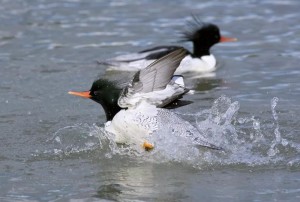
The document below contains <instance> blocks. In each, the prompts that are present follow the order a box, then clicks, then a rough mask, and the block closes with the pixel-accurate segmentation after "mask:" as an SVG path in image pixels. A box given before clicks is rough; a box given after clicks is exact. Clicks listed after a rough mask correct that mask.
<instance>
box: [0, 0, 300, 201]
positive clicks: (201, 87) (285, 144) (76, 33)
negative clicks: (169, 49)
mask: <svg viewBox="0 0 300 202" xmlns="http://www.w3.org/2000/svg"><path fill="white" fill-rule="evenodd" d="M299 10H300V1H298V0H285V1H277V0H272V1H271V0H265V1H259V0H242V1H241V0H239V1H217V0H210V1H196V0H187V1H174V0H173V1H146V0H145V1H134V0H132V1H111V2H109V1H105V0H89V1H80V0H65V1H50V0H49V1H47V0H31V1H24V0H14V1H11V0H1V1H0V68H1V74H0V75H1V77H0V103H1V105H0V106H1V110H0V125H1V135H0V201H26V202H27V201H299V200H300V157H299V155H300V136H299V127H298V123H299V120H300V118H299V112H300V106H299V98H300V82H299V74H300V70H299V68H300V49H299V44H300V25H299V22H300V12H299ZM191 14H194V15H197V16H198V17H199V18H200V19H201V20H203V21H205V22H213V23H215V24H217V25H219V26H220V28H221V32H222V34H223V35H226V36H232V37H237V38H238V39H239V41H238V42H235V43H225V44H218V45H216V46H214V47H213V49H212V52H213V53H214V55H215V56H216V57H217V59H218V61H219V66H220V68H219V69H218V70H217V71H216V73H215V75H214V76H210V77H204V78H201V77H199V78H193V79H192V78H191V77H194V76H195V75H186V79H187V81H186V83H187V85H188V86H189V87H191V88H194V89H195V90H196V92H195V94H194V95H188V96H187V97H186V99H187V100H192V101H193V102H194V103H193V104H191V105H188V106H185V107H182V108H179V109H178V110H177V111H176V112H177V113H178V114H179V115H180V116H182V117H183V118H185V119H186V120H188V121H190V122H191V123H193V124H194V125H196V126H197V127H198V129H199V130H200V131H202V132H203V134H205V135H206V136H207V138H208V139H210V140H213V141H214V142H215V143H217V144H218V145H221V146H222V147H223V148H224V149H225V150H224V151H210V150H205V151H203V150H201V149H195V148H191V147H188V143H187V142H184V141H183V140H181V139H180V138H178V137H177V136H170V131H168V130H167V128H166V131H164V133H162V134H159V135H157V136H155V137H153V138H154V139H153V141H155V142H156V145H157V147H156V149H155V150H154V151H152V152H146V153H145V152H141V151H138V150H135V149H132V148H124V147H119V146H117V145H115V144H114V143H113V142H112V141H111V138H110V137H109V136H107V135H105V133H104V132H103V123H104V122H105V115H104V112H103V110H102V109H101V107H100V106H99V105H97V104H96V103H94V102H92V101H87V100H83V99H79V98H76V97H73V96H70V95H68V94H67V92H68V91H69V90H88V89H89V88H90V85H91V84H92V82H93V80H94V79H96V78H97V77H98V76H105V77H108V78H113V79H115V78H117V77H118V78H121V77H125V76H127V75H125V74H122V73H121V74H120V73H116V72H106V71H105V67H103V66H97V64H96V60H98V59H105V58H108V57H112V56H116V55H119V54H123V53H128V52H134V51H139V50H142V49H144V48H148V47H153V46H156V45H161V44H178V45H182V46H185V47H187V48H191V44H188V43H182V42H179V37H180V32H181V31H183V30H184V29H185V25H186V21H187V20H189V19H191Z"/></svg>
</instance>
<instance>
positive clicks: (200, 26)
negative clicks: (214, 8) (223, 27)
mask: <svg viewBox="0 0 300 202" xmlns="http://www.w3.org/2000/svg"><path fill="white" fill-rule="evenodd" d="M194 19H195V20H194V22H190V27H191V28H190V30H188V31H186V32H184V33H183V35H184V36H183V39H184V40H185V41H191V42H193V45H194V52H193V56H194V57H201V56H204V55H209V54H210V52H209V49H210V48H211V47H212V46H213V45H215V44H217V43H220V42H230V41H236V38H229V37H224V36H221V33H220V29H219V27H218V26H217V25H215V24H211V23H203V22H200V21H199V20H198V19H196V18H194Z"/></svg>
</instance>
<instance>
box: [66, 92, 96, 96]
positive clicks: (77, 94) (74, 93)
mask: <svg viewBox="0 0 300 202" xmlns="http://www.w3.org/2000/svg"><path fill="white" fill-rule="evenodd" d="M68 93H69V94H70V95H76V96H79V97H83V98H91V97H92V96H91V95H90V91H82V92H75V91H69V92H68Z"/></svg>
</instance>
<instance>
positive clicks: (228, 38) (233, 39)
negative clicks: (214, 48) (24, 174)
mask: <svg viewBox="0 0 300 202" xmlns="http://www.w3.org/2000/svg"><path fill="white" fill-rule="evenodd" d="M234 41H237V38H231V37H225V36H221V39H220V42H234Z"/></svg>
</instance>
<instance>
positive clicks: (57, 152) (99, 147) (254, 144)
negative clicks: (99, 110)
mask: <svg viewBox="0 0 300 202" xmlns="http://www.w3.org/2000/svg"><path fill="white" fill-rule="evenodd" d="M278 101H279V99H278V98H277V97H275V98H273V99H272V100H271V111H270V113H271V115H272V118H273V119H271V120H264V119H265V118H263V117H259V116H256V115H250V116H249V117H247V116H242V115H240V114H239V110H240V104H239V102H237V101H232V100H231V99H230V98H228V97H226V96H221V97H220V98H218V99H216V100H215V101H214V102H213V105H212V107H211V108H210V109H206V110H202V111H199V112H198V113H196V114H180V115H181V116H182V117H183V118H186V116H189V117H192V118H193V119H194V120H195V121H194V126H195V127H196V128H197V130H198V131H199V134H198V136H199V138H200V137H205V139H206V140H207V141H208V142H210V143H213V144H215V145H217V146H220V147H222V148H223V150H211V149H207V148H203V147H198V146H195V144H194V142H193V141H192V140H191V139H189V138H186V137H183V136H182V135H180V134H178V133H176V131H175V130H173V129H172V128H173V127H174V125H172V123H164V127H162V128H161V130H160V131H159V132H158V133H155V134H153V135H152V136H151V137H150V140H151V141H153V142H154V144H155V149H154V150H153V151H151V152H145V151H144V150H143V149H142V148H141V147H140V146H132V145H131V146H126V145H117V144H116V143H115V142H114V136H113V135H112V134H109V133H107V132H106V131H105V130H104V128H103V127H99V126H97V125H95V124H92V125H88V124H77V125H74V126H67V127H64V128H61V129H59V130H58V131H57V132H55V133H54V134H53V136H52V137H51V138H50V139H49V140H48V141H47V143H49V144H51V145H52V147H53V148H51V149H49V150H47V151H45V152H44V153H47V154H50V155H54V156H59V157H60V158H68V157H70V156H71V157H74V155H75V156H77V157H78V155H79V156H80V155H82V154H84V153H88V154H95V155H94V157H95V158H97V159H103V158H105V159H114V158H117V157H120V156H123V157H125V158H131V159H136V160H141V161H148V162H149V161H150V162H155V163H165V162H177V163H182V164H184V165H188V166H192V167H195V168H200V169H203V168H206V167H208V168H210V169H211V168H217V167H220V166H221V167H224V166H237V167H241V166H246V167H249V166H250V167H255V166H268V165H269V166H272V167H273V166H276V165H277V166H283V165H284V166H286V165H287V166H288V167H293V168H294V167H295V166H296V167H297V165H300V163H299V162H300V161H299V159H298V160H297V158H295V156H299V152H300V145H298V144H296V143H294V142H290V141H289V140H287V139H285V138H283V137H282V134H281V132H280V125H279V116H278V114H277V112H276V110H275V108H276V106H277V104H278ZM270 122H271V124H270ZM193 138H197V135H195V136H194V137H193Z"/></svg>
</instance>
